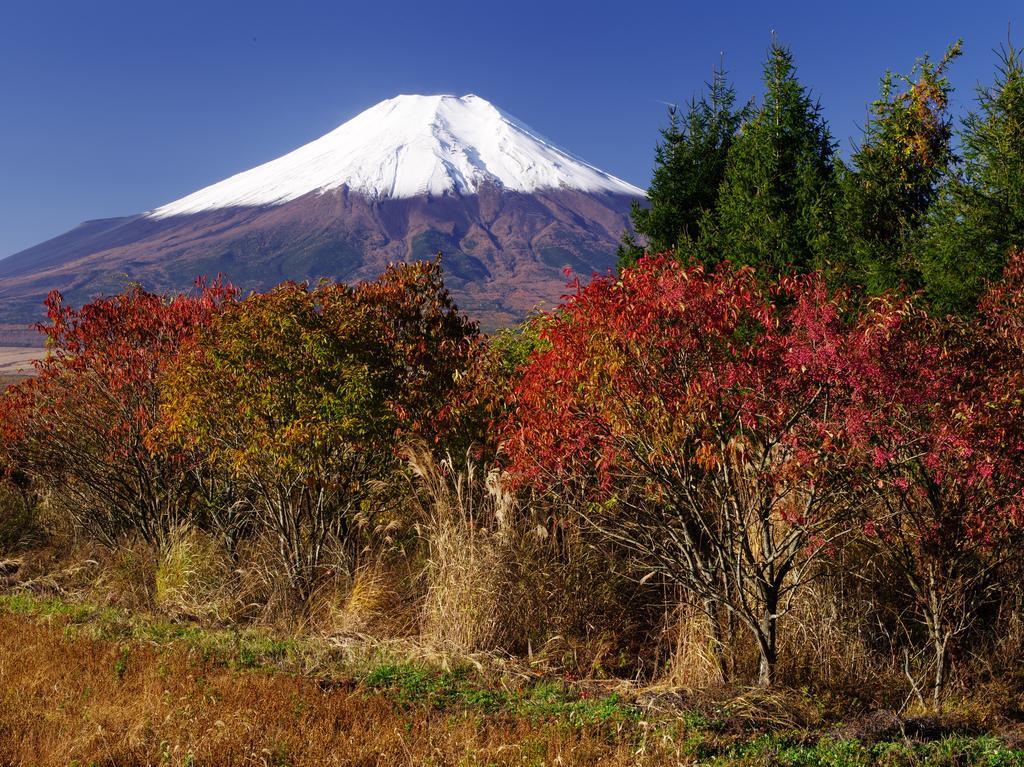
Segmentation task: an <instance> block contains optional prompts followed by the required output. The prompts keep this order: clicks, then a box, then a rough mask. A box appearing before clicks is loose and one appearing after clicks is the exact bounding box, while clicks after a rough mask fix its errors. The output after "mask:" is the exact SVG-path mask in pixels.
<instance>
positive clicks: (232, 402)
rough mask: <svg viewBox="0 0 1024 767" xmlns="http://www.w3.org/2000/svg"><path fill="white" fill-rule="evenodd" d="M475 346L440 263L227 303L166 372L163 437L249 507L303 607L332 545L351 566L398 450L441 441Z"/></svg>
mask: <svg viewBox="0 0 1024 767" xmlns="http://www.w3.org/2000/svg"><path fill="white" fill-rule="evenodd" d="M477 347H478V341H477V331H476V327H475V326H474V325H472V324H471V323H470V322H469V321H468V320H467V319H466V318H465V317H464V316H463V315H461V314H460V313H459V312H458V309H457V308H456V307H455V305H454V304H453V303H452V301H451V299H450V297H449V295H448V293H447V291H446V290H445V289H444V285H443V283H442V281H441V273H440V266H439V265H438V264H436V263H421V264H412V265H403V266H395V267H391V268H389V269H388V271H387V272H385V274H384V275H382V276H381V277H380V278H379V279H378V280H376V281H374V282H371V283H366V284H364V285H360V286H358V287H350V286H346V285H341V284H330V283H322V284H320V285H318V286H316V287H314V288H309V287H308V286H306V285H298V284H294V283H285V284H282V285H280V286H279V287H277V288H276V289H275V290H273V291H271V292H269V293H265V294H254V295H252V296H250V297H249V298H247V299H246V300H244V301H241V302H239V303H237V304H235V305H233V306H231V307H229V308H228V309H227V310H226V311H224V312H223V313H222V314H221V315H220V316H218V317H217V318H216V319H215V321H214V322H213V323H212V324H211V326H210V328H209V329H208V330H207V331H206V332H205V333H204V334H203V335H202V336H201V337H200V338H199V339H198V341H197V342H196V343H194V344H192V345H191V347H190V348H189V350H188V352H187V353H186V354H184V355H183V356H182V359H181V361H180V362H179V364H177V365H175V366H174V367H173V369H171V370H170V371H169V373H168V375H167V378H166V381H165V385H166V389H165V392H164V397H163V402H164V411H163V412H164V415H165V418H166V433H165V435H164V436H165V438H166V439H167V440H168V441H169V442H170V443H171V444H172V445H174V446H175V448H176V449H181V450H184V451H185V452H187V453H188V454H194V455H199V456H202V459H203V461H204V463H205V465H206V466H207V467H208V471H211V472H223V473H224V474H225V475H226V476H227V477H229V478H230V481H231V482H233V483H236V484H237V485H238V486H239V488H240V491H239V492H240V494H241V495H243V496H245V497H249V498H252V499H254V503H255V507H256V509H257V511H258V515H259V519H260V521H261V524H262V525H263V526H264V528H265V529H267V530H270V531H272V532H273V534H274V536H275V537H276V539H277V544H278V549H279V553H280V561H281V563H282V565H283V567H284V569H285V572H286V573H287V576H288V579H289V581H290V582H291V584H292V586H293V588H294V591H295V593H296V595H297V596H298V597H299V598H300V599H301V600H302V601H303V602H305V601H306V600H308V598H309V596H310V595H311V593H312V592H313V590H314V588H315V585H316V582H317V581H318V580H319V578H320V575H321V574H322V572H321V571H322V569H323V568H322V564H321V559H322V554H323V552H324V550H325V547H326V546H328V545H329V544H331V542H333V541H336V542H338V543H339V544H340V546H341V547H342V549H343V550H344V551H346V552H347V553H348V554H349V562H348V563H347V565H346V566H347V567H348V568H352V567H353V566H354V559H355V554H356V553H357V550H358V548H359V536H360V534H361V529H362V527H363V526H364V523H365V522H366V521H367V520H366V512H367V504H368V501H369V498H370V495H371V493H372V492H373V491H374V490H375V483H376V482H378V481H379V480H381V479H383V478H385V477H387V476H388V475H389V473H390V472H391V470H392V469H393V467H394V466H395V465H396V455H395V450H396V446H397V445H398V444H399V443H400V441H401V440H403V439H406V438H422V439H425V440H428V441H430V442H431V443H432V444H440V443H442V442H443V441H444V439H445V438H446V435H447V433H448V424H449V423H450V420H449V417H450V416H451V414H452V412H453V410H452V408H451V406H450V403H449V400H450V398H451V396H452V395H453V394H454V393H455V392H456V390H457V379H458V374H459V372H460V371H461V370H463V369H464V368H465V367H466V365H467V364H468V361H469V360H470V359H471V358H472V356H473V355H474V354H475V353H476V349H477Z"/></svg>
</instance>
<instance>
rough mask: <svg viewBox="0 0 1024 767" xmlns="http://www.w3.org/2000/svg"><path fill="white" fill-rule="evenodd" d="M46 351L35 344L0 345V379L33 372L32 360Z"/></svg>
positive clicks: (18, 376)
mask: <svg viewBox="0 0 1024 767" xmlns="http://www.w3.org/2000/svg"><path fill="white" fill-rule="evenodd" d="M45 353H46V350H45V349H40V348H38V347H33V346H0V379H7V378H11V377H17V378H21V377H23V376H25V375H31V374H32V371H33V369H32V361H33V360H36V359H39V357H41V356H42V355H44V354H45Z"/></svg>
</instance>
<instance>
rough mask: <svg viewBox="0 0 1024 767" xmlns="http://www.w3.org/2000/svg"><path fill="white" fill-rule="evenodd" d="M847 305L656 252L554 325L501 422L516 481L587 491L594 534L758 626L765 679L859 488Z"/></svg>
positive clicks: (593, 291)
mask: <svg viewBox="0 0 1024 767" xmlns="http://www.w3.org/2000/svg"><path fill="white" fill-rule="evenodd" d="M847 309H848V307H847V306H846V303H845V300H844V297H843V296H842V295H833V294H831V293H830V292H829V291H828V290H827V289H826V288H825V286H824V285H823V284H822V282H821V281H820V280H818V279H817V278H815V277H809V278H802V279H793V280H787V281H784V282H782V283H781V284H777V285H775V286H773V287H771V288H765V287H762V286H761V285H760V284H759V283H758V281H757V280H756V278H755V276H754V274H753V272H752V271H750V270H748V269H740V270H733V269H731V268H729V267H725V266H723V267H721V268H720V269H719V270H717V271H715V272H712V273H708V272H706V271H704V270H703V269H702V268H701V267H699V266H690V267H688V266H684V265H682V264H679V263H678V262H676V261H674V260H672V259H669V258H665V257H648V258H646V259H643V260H642V261H641V262H640V263H639V264H638V265H637V266H636V267H634V268H631V269H626V270H623V272H622V273H621V275H620V276H619V277H611V276H609V277H602V278H597V279H595V280H593V281H592V282H591V283H590V285H589V286H587V287H586V288H584V289H581V290H578V291H577V293H576V294H575V295H574V296H572V297H571V298H570V299H569V300H568V302H567V303H566V304H565V305H564V306H563V307H562V308H561V310H560V312H559V313H558V314H557V315H556V316H554V317H553V318H552V320H551V322H550V323H549V324H547V326H546V327H545V328H544V330H543V338H542V341H543V343H542V344H541V347H540V350H539V351H537V352H535V353H534V355H533V356H532V358H531V361H530V363H529V364H528V365H527V366H526V368H525V371H524V373H523V375H522V379H521V381H520V382H519V384H518V386H517V387H516V390H515V398H516V404H515V410H514V412H513V413H512V416H511V417H510V418H509V420H508V422H507V424H506V426H505V433H506V439H507V444H506V452H507V459H508V464H509V468H510V470H511V472H512V474H513V476H515V477H517V478H518V479H519V480H520V481H521V482H528V483H531V484H533V485H534V486H535V487H538V488H541V489H545V488H546V489H549V490H551V491H553V492H562V490H563V488H564V487H565V486H566V484H567V483H573V484H576V485H578V486H581V487H583V488H585V490H586V492H588V493H589V494H590V499H591V503H590V504H589V505H588V506H587V509H588V511H586V512H585V515H586V517H587V519H588V520H589V521H590V522H592V523H593V524H594V525H596V526H597V527H598V528H599V529H600V530H602V531H603V532H604V533H605V534H606V535H607V536H608V537H609V538H610V539H612V540H614V541H616V542H618V543H619V544H621V545H622V546H624V547H626V548H627V549H628V550H630V551H632V552H634V553H635V554H636V555H637V556H638V557H639V559H640V563H641V564H642V565H643V567H645V568H648V569H649V571H651V572H657V573H661V574H662V575H663V576H665V577H667V578H668V579H670V580H672V581H674V582H676V583H678V584H679V585H681V586H682V587H684V588H685V589H686V590H688V591H689V593H690V594H692V595H693V596H694V597H696V598H698V599H699V600H701V601H702V602H703V603H704V605H705V608H706V610H707V612H708V614H709V618H710V619H711V623H712V626H720V625H722V622H723V620H724V616H725V615H727V614H731V615H732V616H733V617H734V618H736V619H738V620H739V622H740V623H741V624H742V625H744V626H745V627H746V628H747V629H749V631H750V633H751V635H752V636H753V638H754V639H755V640H756V643H757V646H758V648H759V650H760V658H761V660H760V670H759V680H760V682H761V683H763V684H770V683H772V682H773V680H774V678H775V669H776V662H777V658H778V626H779V620H780V618H781V617H782V616H784V615H785V614H786V612H787V611H788V610H789V609H790V607H791V605H792V603H793V597H794V595H795V594H796V593H797V592H798V590H799V589H800V587H801V585H802V584H803V583H805V582H806V580H807V578H808V577H809V576H810V575H811V564H812V562H813V560H814V558H815V556H816V555H817V554H818V553H820V552H822V551H824V550H826V549H827V548H828V547H829V545H830V544H831V543H832V542H833V541H834V540H835V539H836V538H837V537H839V536H841V535H843V534H845V533H846V532H847V531H848V529H849V527H848V519H849V514H850V511H851V505H852V500H853V498H854V497H855V492H854V491H855V489H856V488H855V487H854V484H855V481H856V480H855V477H854V476H853V475H851V474H849V473H848V472H845V471H837V470H835V469H836V466H837V462H836V461H834V460H832V458H833V456H841V455H842V454H843V451H844V450H845V445H846V436H845V424H844V423H843V422H842V421H841V420H840V419H838V418H837V417H836V415H837V414H839V413H841V412H842V408H841V407H839V405H841V404H842V403H845V402H846V401H848V400H849V398H850V397H851V389H852V388H853V387H854V386H856V383H857V372H856V371H855V370H854V369H853V368H852V367H851V365H850V364H849V359H848V355H847V351H848V348H847V347H848V344H849V339H848V327H847V323H846V321H845V319H844V317H845V316H846V314H847ZM723 671H724V664H723Z"/></svg>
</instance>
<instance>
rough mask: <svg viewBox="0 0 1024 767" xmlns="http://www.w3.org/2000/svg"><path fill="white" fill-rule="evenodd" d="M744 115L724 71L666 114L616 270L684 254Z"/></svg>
mask: <svg viewBox="0 0 1024 767" xmlns="http://www.w3.org/2000/svg"><path fill="white" fill-rule="evenodd" d="M745 115H746V109H737V108H736V91H735V90H734V89H733V87H732V85H730V84H729V82H728V80H727V78H726V75H725V72H724V70H723V69H722V68H721V67H719V68H717V69H716V70H715V71H714V74H713V76H712V79H711V82H710V83H707V85H706V88H705V91H704V93H703V94H702V95H701V97H700V98H694V99H693V100H691V101H690V103H689V104H688V105H687V107H686V110H685V111H684V112H683V113H682V114H680V111H679V110H678V109H677V108H676V107H671V108H670V109H669V124H668V127H666V128H663V129H662V131H661V140H660V141H659V142H658V145H657V148H656V149H655V163H654V173H653V175H652V178H651V185H650V188H649V189H648V191H647V204H646V205H641V204H639V203H634V204H633V212H632V219H633V227H634V229H635V230H636V234H638V235H639V236H640V238H641V240H642V243H643V244H640V243H638V242H637V240H636V238H635V237H634V235H633V234H632V233H630V232H627V233H626V234H624V235H623V238H622V244H621V245H620V246H619V250H618V259H619V267H620V268H622V267H626V266H631V265H633V264H635V263H636V261H637V259H639V258H640V256H642V255H643V254H644V252H645V250H646V251H647V252H651V253H661V252H665V251H676V250H688V249H690V246H691V244H692V243H693V242H694V241H695V240H696V238H697V236H698V234H699V226H700V222H701V220H702V219H703V218H704V217H705V216H706V215H707V214H708V213H709V212H710V211H712V210H713V209H714V207H715V203H716V201H717V198H718V188H719V185H720V184H721V183H722V179H723V177H724V175H725V163H726V158H727V157H728V154H729V149H730V148H731V146H732V142H733V139H734V138H735V137H736V133H737V131H738V130H739V126H740V125H741V124H742V122H743V120H744V117H745Z"/></svg>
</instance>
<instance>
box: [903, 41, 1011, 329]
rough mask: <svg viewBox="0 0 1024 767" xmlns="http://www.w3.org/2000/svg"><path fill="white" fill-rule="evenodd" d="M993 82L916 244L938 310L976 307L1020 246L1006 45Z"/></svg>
mask: <svg viewBox="0 0 1024 767" xmlns="http://www.w3.org/2000/svg"><path fill="white" fill-rule="evenodd" d="M999 58H1000V63H999V67H998V69H997V73H996V79H995V83H994V84H993V86H992V87H991V88H983V87H979V89H978V107H977V111H975V112H973V113H971V114H970V115H968V117H967V118H966V119H965V120H964V127H963V131H962V133H961V142H960V143H961V146H962V149H961V151H962V154H963V161H962V165H961V167H960V168H959V172H958V173H956V174H955V175H953V176H952V177H951V178H950V180H949V182H948V183H947V184H946V186H945V189H944V190H943V194H942V196H941V198H940V199H939V201H938V202H937V204H936V206H935V209H934V216H932V221H931V222H930V227H929V232H928V236H927V239H926V242H925V243H924V246H923V247H922V249H921V253H920V257H919V268H920V270H921V274H922V278H923V281H924V287H925V291H926V293H927V295H928V297H929V298H930V299H931V301H932V302H933V303H934V305H935V306H936V307H937V308H938V309H941V310H944V311H949V312H956V313H962V314H966V313H971V312H973V311H974V309H975V307H976V304H977V300H978V297H979V296H980V295H981V292H982V291H983V290H984V288H985V285H986V283H987V282H989V281H990V280H994V279H998V278H999V276H1000V275H1001V274H1002V270H1003V266H1004V265H1005V264H1006V259H1007V255H1008V254H1009V253H1010V252H1011V251H1013V250H1016V249H1020V248H1024V62H1022V59H1021V52H1020V51H1019V50H1017V49H1015V48H1014V47H1013V46H1012V45H1007V47H1005V48H1002V49H1001V50H1000V52H999Z"/></svg>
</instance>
